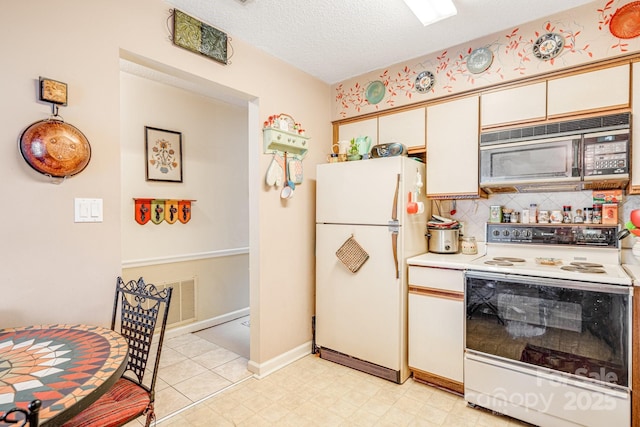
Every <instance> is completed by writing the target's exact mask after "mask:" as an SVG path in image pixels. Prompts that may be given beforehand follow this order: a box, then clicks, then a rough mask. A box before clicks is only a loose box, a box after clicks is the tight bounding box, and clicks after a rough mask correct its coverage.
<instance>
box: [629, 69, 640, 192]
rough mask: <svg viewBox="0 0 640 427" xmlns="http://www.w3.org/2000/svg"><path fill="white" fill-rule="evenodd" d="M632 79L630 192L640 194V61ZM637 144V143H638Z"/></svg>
mask: <svg viewBox="0 0 640 427" xmlns="http://www.w3.org/2000/svg"><path fill="white" fill-rule="evenodd" d="M631 78H632V81H633V86H632V87H633V93H632V95H631V96H632V99H631V105H632V106H633V111H632V112H631V120H632V124H631V131H632V135H631V141H632V147H631V184H630V188H629V194H640V142H636V143H633V142H635V141H640V62H634V63H633V65H632V77H631ZM636 144H637V145H636Z"/></svg>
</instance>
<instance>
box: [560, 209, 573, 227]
mask: <svg viewBox="0 0 640 427" xmlns="http://www.w3.org/2000/svg"><path fill="white" fill-rule="evenodd" d="M571 221H573V216H572V215H571V206H569V205H564V206H563V207H562V222H563V223H565V224H571Z"/></svg>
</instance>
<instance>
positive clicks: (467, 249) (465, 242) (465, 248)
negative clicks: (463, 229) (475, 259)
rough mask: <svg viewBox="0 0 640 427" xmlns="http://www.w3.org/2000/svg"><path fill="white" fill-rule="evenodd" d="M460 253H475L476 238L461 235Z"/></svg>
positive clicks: (476, 250)
mask: <svg viewBox="0 0 640 427" xmlns="http://www.w3.org/2000/svg"><path fill="white" fill-rule="evenodd" d="M461 243H462V253H463V254H465V255H475V254H477V253H478V244H477V243H476V238H475V237H473V236H471V237H463V238H462V242H461Z"/></svg>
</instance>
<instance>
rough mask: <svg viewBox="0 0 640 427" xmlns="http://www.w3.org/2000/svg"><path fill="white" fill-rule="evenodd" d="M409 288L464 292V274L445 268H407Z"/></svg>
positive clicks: (460, 271)
mask: <svg viewBox="0 0 640 427" xmlns="http://www.w3.org/2000/svg"><path fill="white" fill-rule="evenodd" d="M409 286H421V287H425V288H433V289H443V290H446V291H455V292H464V272H463V271H462V270H449V269H446V268H435V267H415V266H409Z"/></svg>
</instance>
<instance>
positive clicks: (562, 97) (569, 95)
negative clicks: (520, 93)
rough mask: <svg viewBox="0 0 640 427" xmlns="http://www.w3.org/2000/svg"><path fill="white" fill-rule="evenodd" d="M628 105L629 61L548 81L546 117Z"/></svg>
mask: <svg viewBox="0 0 640 427" xmlns="http://www.w3.org/2000/svg"><path fill="white" fill-rule="evenodd" d="M628 106H629V64H623V65H618V66H615V67H610V68H603V69H601V70H596V71H590V72H587V73H582V74H576V75H572V76H567V77H562V78H559V79H552V80H549V81H548V89H547V114H548V117H549V118H552V117H555V116H563V115H566V114H569V113H581V112H585V113H587V112H590V111H595V110H599V109H603V108H624V107H628Z"/></svg>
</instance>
